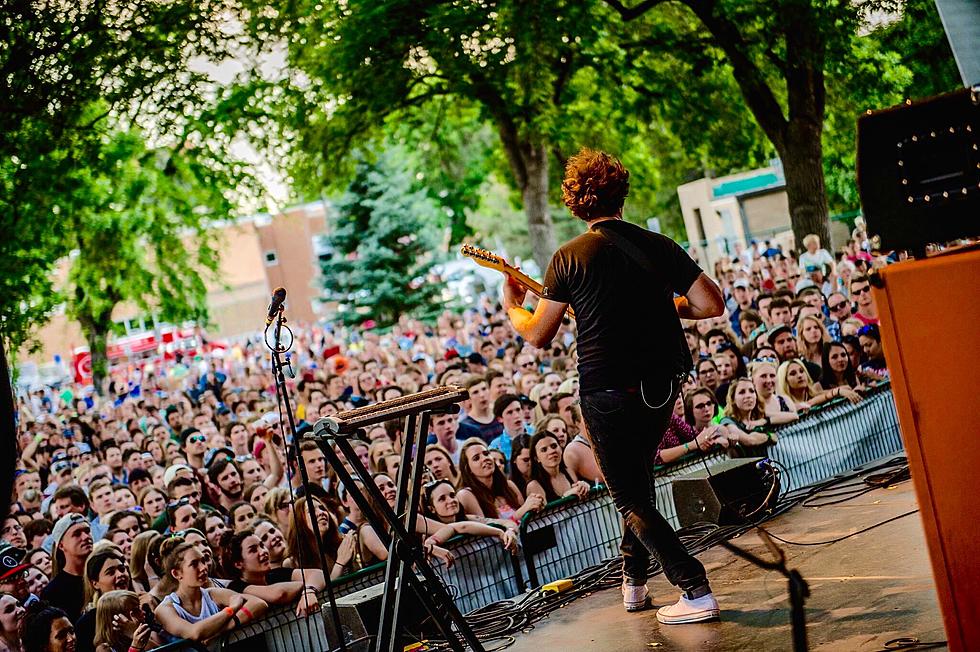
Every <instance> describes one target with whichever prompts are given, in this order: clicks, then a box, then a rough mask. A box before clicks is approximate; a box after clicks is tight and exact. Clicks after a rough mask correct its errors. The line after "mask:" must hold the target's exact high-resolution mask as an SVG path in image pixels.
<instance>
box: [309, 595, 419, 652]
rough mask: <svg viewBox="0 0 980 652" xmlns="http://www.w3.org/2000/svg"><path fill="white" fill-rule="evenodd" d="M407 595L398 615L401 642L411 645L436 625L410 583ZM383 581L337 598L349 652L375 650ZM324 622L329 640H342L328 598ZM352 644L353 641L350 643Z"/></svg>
mask: <svg viewBox="0 0 980 652" xmlns="http://www.w3.org/2000/svg"><path fill="white" fill-rule="evenodd" d="M405 590H406V591H408V594H407V595H404V596H402V600H401V614H400V616H399V618H398V627H399V630H400V631H399V633H398V636H399V643H401V644H403V645H402V646H404V645H409V644H411V643H417V642H418V641H419V640H420V639H422V638H425V636H424V634H425V633H426V632H432V631H434V628H435V625H434V624H432V623H431V622H429V623H428V624H427V623H426V621H427V620H428V618H429V615H428V613H426V611H425V609H424V608H423V607H422V603H421V601H419V599H418V598H417V597H416V595H415V593H414V592H412V590H411V589H409V588H408V587H407V586H406V588H405ZM383 593H384V584H383V583H382V584H375V585H374V586H371V587H368V588H366V589H362V590H360V591H357V592H356V593H351V594H349V595H345V596H343V597H340V598H337V611H339V612H340V626H341V628H342V629H343V632H344V637H345V640H346V641H347V642H348V643H349V644H350V645H348V649H349V650H350V652H368V651H369V650H373V649H375V646H374V639H375V637H376V636H377V635H378V627H379V624H380V623H381V596H382V594H383ZM321 607H322V610H323V621H324V625H325V626H326V630H327V639H328V640H329V641H331V642H332V643H334V642H338V641H339V639H338V638H337V636H336V633H335V632H334V627H333V617H332V616H331V614H330V604H329V603H328V602H326V601H324V602H323V604H322V605H321ZM351 643H352V644H351Z"/></svg>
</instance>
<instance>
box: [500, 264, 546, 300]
mask: <svg viewBox="0 0 980 652" xmlns="http://www.w3.org/2000/svg"><path fill="white" fill-rule="evenodd" d="M507 275H508V276H510V277H511V278H512V279H514V280H515V281H517V282H518V283H520V284H521V285H523V286H524V287H526V288H527V289H528V291H529V292H530V293H531V294H533V295H534V296H536V297H540V296H541V294H542V293H543V292H544V286H543V285H541V284H540V283H538V282H537V281H535V280H534V279H533V278H531V277H530V276H528V275H527V274H525V273H524V272H522V271H521V270H519V269H514V268H513V267H511V266H509V265H508V266H507Z"/></svg>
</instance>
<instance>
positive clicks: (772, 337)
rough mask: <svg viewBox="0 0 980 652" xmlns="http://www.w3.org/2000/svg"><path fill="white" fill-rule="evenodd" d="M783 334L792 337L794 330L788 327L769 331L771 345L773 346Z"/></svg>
mask: <svg viewBox="0 0 980 652" xmlns="http://www.w3.org/2000/svg"><path fill="white" fill-rule="evenodd" d="M783 333H789V334H790V335H792V334H793V329H792V328H790V327H789V326H786V325H783V326H776V328H774V329H772V330H771V331H769V343H770V344H772V343H773V342H774V341H776V338H777V337H779V336H780V335H782V334H783Z"/></svg>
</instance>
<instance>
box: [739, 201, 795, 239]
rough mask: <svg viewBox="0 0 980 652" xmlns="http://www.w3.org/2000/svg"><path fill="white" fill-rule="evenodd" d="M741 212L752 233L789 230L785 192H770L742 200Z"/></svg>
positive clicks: (787, 202)
mask: <svg viewBox="0 0 980 652" xmlns="http://www.w3.org/2000/svg"><path fill="white" fill-rule="evenodd" d="M742 210H743V211H745V216H746V218H747V220H748V223H749V231H751V232H752V233H764V232H770V231H773V230H785V229H787V228H789V225H790V223H789V200H788V199H787V198H786V193H785V192H782V191H780V192H770V193H766V194H763V195H754V196H750V197H745V198H743V199H742Z"/></svg>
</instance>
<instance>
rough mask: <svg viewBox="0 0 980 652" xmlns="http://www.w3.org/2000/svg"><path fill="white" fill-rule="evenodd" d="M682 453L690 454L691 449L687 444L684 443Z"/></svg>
mask: <svg viewBox="0 0 980 652" xmlns="http://www.w3.org/2000/svg"><path fill="white" fill-rule="evenodd" d="M684 452H685V453H690V452H691V449H690V448H689V447H688V445H687V442H684Z"/></svg>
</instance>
